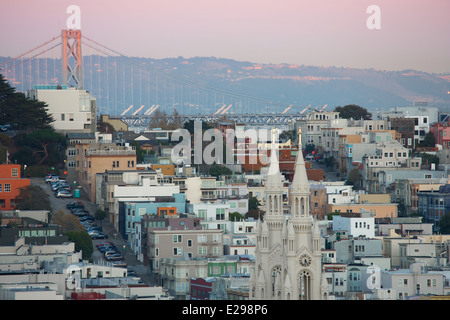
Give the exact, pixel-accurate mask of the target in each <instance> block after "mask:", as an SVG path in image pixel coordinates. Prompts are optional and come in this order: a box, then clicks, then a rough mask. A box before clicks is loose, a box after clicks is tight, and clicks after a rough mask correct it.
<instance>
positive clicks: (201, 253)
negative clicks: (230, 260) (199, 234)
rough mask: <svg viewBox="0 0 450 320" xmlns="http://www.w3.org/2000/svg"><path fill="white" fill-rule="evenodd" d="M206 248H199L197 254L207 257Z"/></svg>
mask: <svg viewBox="0 0 450 320" xmlns="http://www.w3.org/2000/svg"><path fill="white" fill-rule="evenodd" d="M206 252H207V251H206V247H198V249H197V253H198V255H206Z"/></svg>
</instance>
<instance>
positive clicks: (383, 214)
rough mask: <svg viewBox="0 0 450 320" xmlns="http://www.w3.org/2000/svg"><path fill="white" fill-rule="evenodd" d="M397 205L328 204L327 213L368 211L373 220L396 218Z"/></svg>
mask: <svg viewBox="0 0 450 320" xmlns="http://www.w3.org/2000/svg"><path fill="white" fill-rule="evenodd" d="M397 206H398V204H397V203H348V204H328V205H327V212H336V211H338V212H355V213H359V212H361V209H363V210H366V211H370V212H371V213H372V215H373V217H374V218H397Z"/></svg>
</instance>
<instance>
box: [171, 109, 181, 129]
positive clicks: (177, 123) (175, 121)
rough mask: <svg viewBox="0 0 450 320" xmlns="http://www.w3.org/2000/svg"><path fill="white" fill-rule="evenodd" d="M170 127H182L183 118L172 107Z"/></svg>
mask: <svg viewBox="0 0 450 320" xmlns="http://www.w3.org/2000/svg"><path fill="white" fill-rule="evenodd" d="M170 127H171V129H178V128H183V118H182V117H181V115H180V114H179V113H178V111H177V109H173V114H172V123H171V124H170Z"/></svg>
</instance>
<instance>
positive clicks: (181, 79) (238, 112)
mask: <svg viewBox="0 0 450 320" xmlns="http://www.w3.org/2000/svg"><path fill="white" fill-rule="evenodd" d="M0 59H1V60H0V73H2V74H3V76H4V77H5V79H6V80H7V81H9V83H11V85H12V86H14V87H15V88H16V90H17V91H20V92H23V93H25V94H26V92H27V91H28V90H30V89H33V88H34V87H36V86H58V85H65V86H69V87H76V88H78V89H84V90H87V91H89V92H91V93H92V94H93V95H94V96H95V97H96V100H97V113H99V114H108V115H111V116H116V117H120V118H123V119H124V120H125V121H126V122H128V123H133V124H135V125H138V124H140V123H145V122H147V123H148V121H149V120H148V119H149V118H150V117H152V116H153V115H154V114H155V112H156V110H160V111H165V112H166V114H167V115H171V114H172V113H173V111H174V110H177V112H178V113H179V114H180V115H182V116H183V119H184V120H190V119H194V120H213V119H217V118H220V117H224V116H227V118H228V119H231V120H235V121H239V122H241V123H254V124H273V123H280V122H282V123H287V122H288V121H291V120H296V119H299V118H302V117H303V113H304V112H305V111H306V110H307V109H308V108H310V106H309V107H306V108H305V107H304V106H299V105H294V104H290V103H282V102H277V101H272V100H268V99H263V98H259V97H255V96H251V95H247V94H244V93H240V92H234V91H231V90H227V89H223V88H219V87H215V86H211V85H209V84H208V83H205V81H201V80H194V79H191V78H187V77H185V76H182V75H179V74H177V73H176V72H171V71H170V70H167V69H165V68H164V67H162V66H159V65H157V64H156V63H154V62H153V61H151V60H149V59H143V58H132V57H129V56H127V55H125V54H123V53H120V52H118V51H116V50H113V49H110V48H108V47H107V46H105V45H103V44H101V43H99V42H97V41H95V40H92V39H91V38H89V37H87V36H85V35H81V31H80V30H63V31H62V32H61V34H60V35H55V36H54V37H52V38H51V39H49V40H48V41H45V42H44V43H41V44H40V45H38V46H36V47H34V48H32V49H30V50H28V51H26V52H24V53H22V54H21V55H19V56H17V57H13V58H0Z"/></svg>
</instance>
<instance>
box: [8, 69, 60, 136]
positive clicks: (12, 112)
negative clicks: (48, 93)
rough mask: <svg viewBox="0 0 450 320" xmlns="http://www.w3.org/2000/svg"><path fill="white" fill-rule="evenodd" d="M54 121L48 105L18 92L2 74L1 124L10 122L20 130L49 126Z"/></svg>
mask: <svg viewBox="0 0 450 320" xmlns="http://www.w3.org/2000/svg"><path fill="white" fill-rule="evenodd" d="M53 121H54V119H53V118H52V116H51V115H50V114H48V113H47V105H46V104H45V103H44V102H42V101H39V100H33V99H30V98H27V97H26V96H25V95H24V94H23V93H21V92H16V90H15V89H14V88H13V87H11V86H10V84H9V83H8V82H7V81H6V80H5V78H4V77H3V75H1V74H0V124H10V125H11V127H12V128H14V129H16V130H19V131H28V130H34V129H43V128H48V127H49V126H50V124H51V123H52V122H53Z"/></svg>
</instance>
